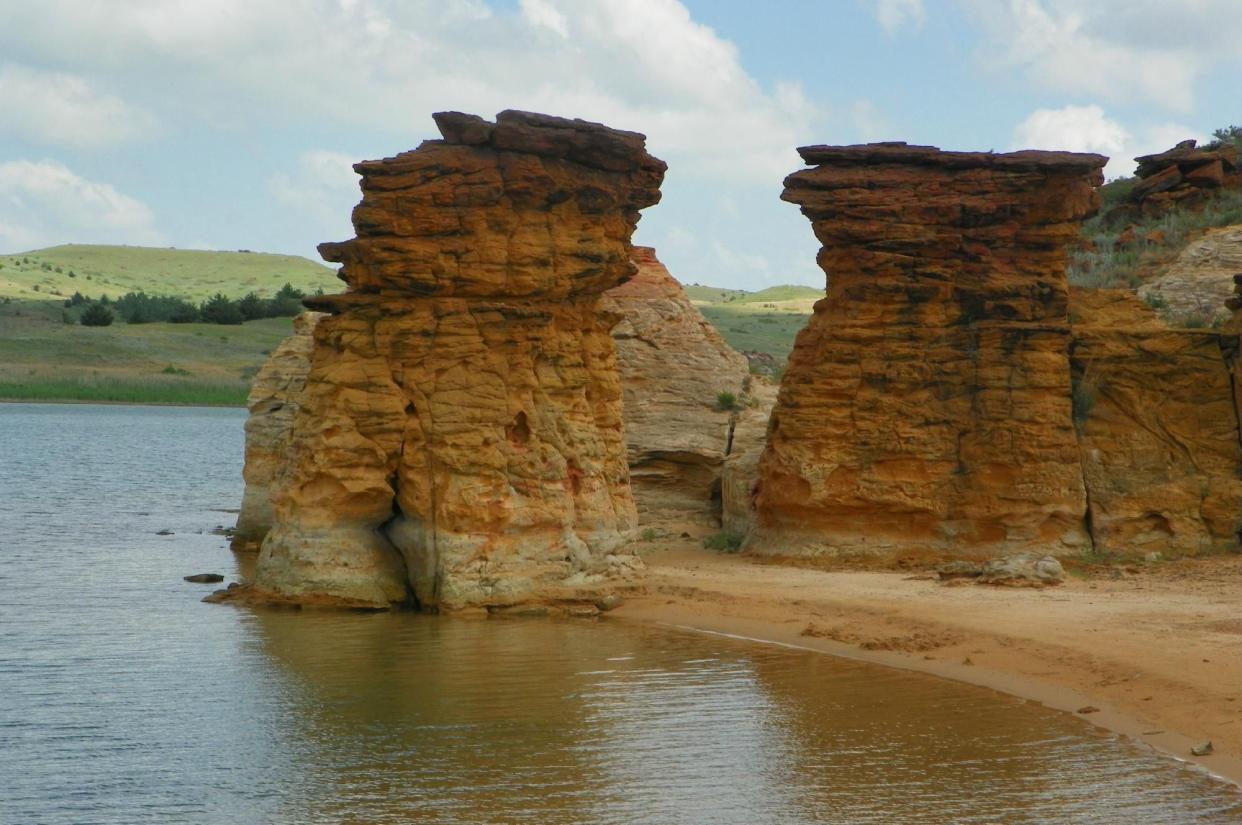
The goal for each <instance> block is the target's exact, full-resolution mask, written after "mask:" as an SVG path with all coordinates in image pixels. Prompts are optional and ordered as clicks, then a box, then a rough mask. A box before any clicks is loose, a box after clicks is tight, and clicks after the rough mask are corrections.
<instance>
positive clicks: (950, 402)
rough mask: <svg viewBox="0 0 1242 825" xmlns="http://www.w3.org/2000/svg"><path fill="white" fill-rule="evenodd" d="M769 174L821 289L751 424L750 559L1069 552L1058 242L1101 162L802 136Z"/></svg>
mask: <svg viewBox="0 0 1242 825" xmlns="http://www.w3.org/2000/svg"><path fill="white" fill-rule="evenodd" d="M799 152H800V154H801V155H802V157H803V159H804V160H805V161H806V162H807V163H808V164H811V165H813V168H810V169H805V170H803V171H800V172H795V173H794V174H793V175H790V176H789V177H788V178H786V180H785V191H784V194H783V195H782V197H783V198H784V199H785V200H787V201H790V202H792V203H796V204H798V205H799V206H800V207H801V209H802V213H803V214H804V215H806V217H807V218H808V219H809V220H810V221H811V224H812V227H813V229H814V231H815V235H816V237H817V238H818V239H819V241H820V242H821V243H822V244H823V249H822V250H821V251H820V253H819V258H818V260H819V264H820V266H821V267H822V268H823V269H824V271H825V273H827V276H828V287H827V295H826V297H825V298H824V299H822V300H821V301H819V303H817V304H816V306H815V312H814V315H813V316H812V318H811V321H810V323H809V325H808V327H807V328H806V329H805V330H803V331H802V333H800V334H799V336H798V339H797V342H796V344H795V347H794V351H793V353H792V354H791V356H790V360H789V365H788V367H787V369H786V372H785V376H784V379H783V381H782V383H781V390H780V395H779V399H778V401H777V405H776V409H775V411H774V412H773V415H772V422H771V425H770V426H769V429H768V444H767V448H766V450H765V452H764V454H763V457H762V460H761V466H760V479H759V489H758V494H757V498H756V505H757V521H758V524H757V527H756V529H755V531H754V532H753V533H752V535H751V539H750V541H749V543H748V546H749V547H750V548H751V549H752V550H753V551H755V552H766V553H776V554H785V553H797V554H822V553H828V554H854V553H862V554H884V555H890V556H896V555H902V554H926V553H931V554H946V553H948V554H952V555H958V556H974V557H983V556H991V555H997V554H1002V553H1009V552H1015V551H1022V550H1028V549H1030V550H1038V551H1041V552H1053V553H1067V552H1078V551H1080V550H1082V549H1083V548H1085V547H1087V546H1088V544H1089V538H1088V535H1087V531H1086V528H1085V526H1084V523H1083V514H1084V512H1085V510H1086V498H1085V492H1084V488H1083V481H1082V472H1081V468H1080V464H1079V456H1078V447H1077V444H1076V442H1075V433H1074V426H1073V422H1072V416H1071V409H1070V369H1069V362H1068V351H1069V325H1068V322H1067V283H1066V276H1065V260H1066V253H1065V247H1066V244H1067V243H1069V242H1070V241H1071V240H1073V239H1074V238H1075V237H1076V235H1077V232H1078V222H1079V221H1080V220H1081V219H1082V218H1083V217H1084V216H1086V215H1088V214H1090V213H1091V212H1093V211H1094V210H1095V209H1096V208H1097V207H1098V203H1099V197H1098V194H1097V193H1096V191H1095V188H1094V187H1095V186H1096V185H1098V184H1099V183H1100V182H1101V180H1102V175H1101V172H1100V169H1101V167H1102V166H1103V165H1104V163H1105V160H1106V159H1105V158H1104V157H1102V156H1099V155H1087V154H1072V153H1067V152H1033V151H1031V152H1014V153H1009V154H992V153H966V152H941V151H940V150H938V149H935V148H932V147H920V146H907V145H905V144H872V145H866V146H850V147H825V146H815V147H805V148H803V149H800V150H799Z"/></svg>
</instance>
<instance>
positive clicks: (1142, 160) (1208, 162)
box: [1129, 140, 1242, 216]
mask: <svg viewBox="0 0 1242 825" xmlns="http://www.w3.org/2000/svg"><path fill="white" fill-rule="evenodd" d="M1134 160H1135V161H1136V162H1137V163H1138V166H1137V167H1136V168H1135V171H1134V174H1135V176H1136V177H1137V178H1138V179H1139V180H1138V183H1136V184H1135V186H1134V188H1133V189H1131V190H1130V198H1129V199H1130V203H1132V204H1134V205H1135V206H1136V207H1137V208H1138V211H1139V212H1140V213H1141V214H1143V215H1149V216H1151V215H1162V214H1164V213H1165V212H1168V211H1169V210H1170V209H1173V208H1175V207H1176V208H1194V207H1197V206H1199V205H1201V204H1203V203H1204V202H1205V200H1206V199H1207V197H1208V196H1209V194H1208V193H1210V191H1211V190H1213V189H1219V188H1221V187H1222V186H1237V185H1242V177H1240V176H1239V174H1238V151H1237V149H1235V148H1234V146H1233V145H1232V144H1228V143H1225V144H1220V145H1213V146H1205V147H1203V148H1198V146H1197V142H1196V141H1194V140H1184V141H1182V142H1181V143H1179V144H1177V145H1176V146H1174V147H1173V148H1172V149H1169V150H1168V151H1167V152H1160V153H1159V154H1155V155H1143V156H1142V157H1137V158H1135V159H1134Z"/></svg>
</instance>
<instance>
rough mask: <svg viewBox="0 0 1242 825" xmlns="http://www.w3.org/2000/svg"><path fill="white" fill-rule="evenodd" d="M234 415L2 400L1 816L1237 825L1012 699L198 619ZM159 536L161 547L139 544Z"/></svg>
mask: <svg viewBox="0 0 1242 825" xmlns="http://www.w3.org/2000/svg"><path fill="white" fill-rule="evenodd" d="M244 420H245V415H244V412H243V411H240V410H232V409H192V408H163V407H123V406H93V405H18V404H0V559H2V561H3V564H0V594H2V595H0V822H3V823H73V824H74V825H82V824H83V823H390V822H392V823H399V822H414V823H433V822H434V823H463V824H464V823H527V822H529V823H661V825H666V824H671V823H748V824H749V825H759V824H761V823H774V824H775V823H799V824H800V823H807V824H808V825H809V824H810V823H894V822H929V823H930V822H956V823H975V822H977V823H1079V822H1082V823H1088V822H1101V823H1107V822H1127V823H1163V822H1169V823H1188V822H1242V794H1240V793H1239V792H1238V790H1237V789H1236V788H1234V787H1233V786H1230V785H1226V784H1224V783H1219V782H1216V781H1214V780H1211V779H1210V778H1208V777H1207V776H1206V775H1204V774H1203V773H1201V772H1199V771H1197V770H1195V769H1192V768H1190V767H1187V766H1184V765H1180V764H1179V763H1177V762H1175V761H1173V760H1171V759H1167V758H1163V757H1159V756H1157V755H1155V754H1154V753H1152V752H1150V751H1149V750H1147V749H1145V748H1143V747H1141V746H1138V745H1136V744H1134V743H1131V742H1129V741H1127V740H1124V739H1121V738H1120V737H1117V736H1114V735H1110V734H1107V733H1103V732H1101V731H1099V730H1097V729H1095V728H1092V727H1090V726H1088V725H1086V724H1085V723H1083V722H1082V721H1081V720H1078V719H1075V718H1072V717H1069V716H1066V715H1065V714H1060V713H1055V712H1052V711H1049V710H1047V709H1045V708H1043V707H1041V706H1038V705H1035V704H1032V703H1027V702H1023V701H1022V700H1019V699H1014V698H1011V697H1006V696H1001V695H998V694H995V693H992V692H990V691H986V690H983V689H979V688H973V687H970V686H965V685H959V684H955V683H952V682H947V681H943V680H938V679H934V678H931V677H927V676H923V675H919V674H912V673H905V672H898V671H892V670H887V669H884V668H880V667H876V666H871V665H867V664H862V663H857V662H848V661H843V660H839V659H835V658H832V657H829V656H825V655H822V654H817V653H811V652H803V651H797V650H791V649H785V648H779V647H771V646H762V645H757V644H751V643H747V642H742V641H733V640H728V639H722V638H718V637H709V636H703V635H696V634H691V633H683V632H679V631H673V630H667V629H663V628H657V627H645V626H639V625H634V624H629V623H623V622H620V621H616V620H609V619H607V618H604V619H602V620H563V621H555V620H537V619H527V620H517V619H507V620H503V619H493V620H484V619H453V618H438V617H433V616H421V615H415V614H409V613H379V614H361V613H325V612H313V611H306V612H299V611H288V610H286V611H260V610H251V609H242V608H238V607H234V606H225V605H207V604H203V603H201V602H200V601H199V600H200V599H201V598H202V596H204V595H205V594H206V593H207V592H209V591H210V589H211V587H210V586H206V587H205V586H203V585H193V584H189V583H186V582H184V581H182V576H184V575H187V574H190V573H199V572H219V573H223V574H225V575H226V576H228V577H229V578H230V579H235V578H237V576H238V575H239V567H238V562H237V561H236V560H235V559H234V557H233V555H232V554H231V553H230V552H229V550H228V546H227V541H226V539H224V538H223V537H221V536H219V535H215V534H213V532H212V530H213V529H214V528H216V527H217V526H221V525H224V526H227V525H231V524H232V522H233V520H234V518H235V516H234V515H233V514H232V512H230V511H231V510H234V509H235V508H236V507H237V504H238V502H239V501H240V499H241V490H242V482H241V465H242V425H243V423H244ZM160 531H171V533H172V535H157V533H159V532H160Z"/></svg>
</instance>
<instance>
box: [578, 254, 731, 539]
mask: <svg viewBox="0 0 1242 825" xmlns="http://www.w3.org/2000/svg"><path fill="white" fill-rule="evenodd" d="M634 262H635V263H636V264H637V265H638V273H637V274H636V275H635V276H634V278H632V279H631V280H630V281H628V282H627V283H624V284H622V285H621V286H619V287H616V288H615V289H612V290H609V291H608V292H607V293H605V296H604V300H603V302H602V307H603V308H604V310H605V311H606V312H609V313H611V314H612V315H614V316H616V317H618V318H619V321H618V322H617V325H616V326H615V327H613V330H612V336H613V340H614V341H615V342H616V347H617V366H618V369H619V370H620V372H621V384H622V387H623V388H624V392H625V436H626V444H627V447H628V456H629V465H630V482H631V484H632V485H633V490H634V497H635V498H636V499H637V501H638V507H639V511H640V513H641V514H642V515H643V519H644V521H645V520H647V519H648V518H657V517H658V518H669V517H685V518H690V519H694V520H698V521H712V522H714V521H715V520H716V519H718V518H719V495H720V491H719V485H720V474H721V469H722V465H723V463H724V460H725V456H726V455H727V454H728V452H729V445H730V433H731V431H732V423H731V422H732V416H733V412H732V411H731V410H728V409H722V408H721V407H720V405H719V404H718V401H717V397H718V395H719V394H720V393H726V392H727V393H729V394H731V395H732V396H733V397H734V398H735V399H740V398H741V397H742V392H743V389H742V384H743V382H744V381H745V380H746V377H747V372H748V368H747V364H746V359H745V358H744V357H742V356H741V355H740V354H738V353H737V352H735V351H734V350H733V349H732V348H731V347H730V346H729V345H728V344H726V343H725V342H724V339H723V338H721V337H720V334H719V333H718V332H716V329H715V328H714V327H713V326H712V325H711V324H710V323H708V322H707V319H705V318H704V317H703V316H702V314H701V313H700V312H699V311H698V310H697V309H696V308H695V307H694V305H693V304H692V303H690V299H689V298H688V297H687V296H686V293H685V290H684V289H682V287H681V284H679V283H678V282H677V281H676V280H675V279H674V278H673V276H672V275H670V274H669V272H668V270H667V269H665V267H664V265H663V264H662V263H660V262H659V260H657V259H656V256H655V250H654V249H651V248H650V247H641V246H640V247H635V248H634ZM713 498H715V500H716V505H715V506H714V507H713V504H712V502H713Z"/></svg>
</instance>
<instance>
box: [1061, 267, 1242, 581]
mask: <svg viewBox="0 0 1242 825" xmlns="http://www.w3.org/2000/svg"><path fill="white" fill-rule="evenodd" d="M1070 302H1071V307H1072V309H1073V317H1074V318H1075V324H1074V331H1073V336H1074V337H1073V349H1072V351H1071V366H1072V368H1073V375H1074V407H1075V420H1076V424H1077V427H1078V431H1079V439H1080V445H1081V455H1082V462H1083V475H1084V478H1085V480H1086V489H1087V495H1088V502H1089V506H1090V516H1091V518H1090V522H1089V526H1090V529H1091V533H1092V539H1093V542H1094V547H1095V549H1096V551H1097V552H1099V553H1102V554H1107V555H1110V556H1116V557H1127V556H1129V557H1134V556H1142V555H1144V554H1146V553H1150V552H1158V553H1161V554H1163V555H1166V556H1167V555H1193V554H1197V553H1202V552H1214V551H1220V550H1227V549H1235V548H1236V546H1237V532H1238V528H1239V526H1240V524H1239V514H1242V479H1240V478H1239V469H1240V468H1242V446H1240V445H1242V442H1240V441H1239V422H1238V410H1237V405H1236V402H1235V397H1234V391H1235V383H1234V376H1233V374H1232V372H1233V371H1232V368H1231V367H1230V359H1229V355H1228V353H1229V351H1230V349H1231V348H1232V347H1235V346H1236V336H1235V335H1233V334H1229V333H1221V332H1216V331H1210V330H1191V329H1171V328H1170V327H1168V326H1167V325H1166V324H1165V323H1163V322H1162V321H1161V320H1160V319H1159V318H1158V317H1157V315H1156V314H1155V312H1153V311H1152V309H1151V308H1150V307H1149V306H1147V305H1146V304H1145V303H1144V302H1143V301H1141V300H1140V299H1139V298H1137V297H1136V296H1135V295H1134V294H1133V293H1131V292H1130V291H1129V290H1125V289H1078V288H1075V289H1072V290H1071V292H1070Z"/></svg>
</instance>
